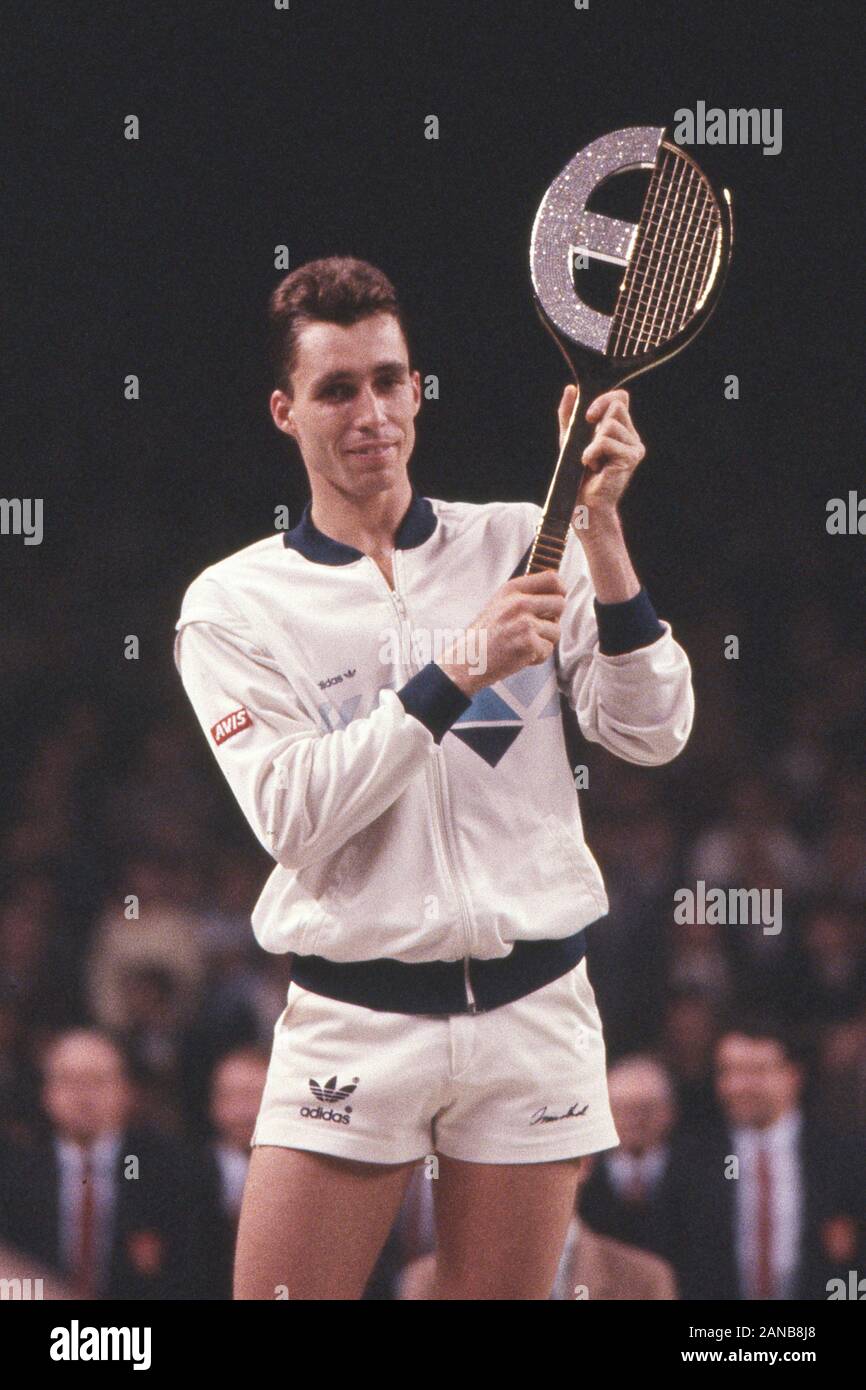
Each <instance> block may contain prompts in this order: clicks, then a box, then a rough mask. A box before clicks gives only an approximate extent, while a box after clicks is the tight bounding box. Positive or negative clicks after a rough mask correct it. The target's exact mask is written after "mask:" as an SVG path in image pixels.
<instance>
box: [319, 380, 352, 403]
mask: <svg viewBox="0 0 866 1390" xmlns="http://www.w3.org/2000/svg"><path fill="white" fill-rule="evenodd" d="M351 394H352V388H351V387H350V386H346V385H345V384H343V385H337V386H328V387H327V388H326V389H325V390H324V391H323V392H322V396H323V398H324V399H325V400H326V401H345V400H348V399H349V396H350V395H351Z"/></svg>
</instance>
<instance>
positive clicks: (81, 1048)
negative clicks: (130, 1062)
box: [42, 1033, 131, 1143]
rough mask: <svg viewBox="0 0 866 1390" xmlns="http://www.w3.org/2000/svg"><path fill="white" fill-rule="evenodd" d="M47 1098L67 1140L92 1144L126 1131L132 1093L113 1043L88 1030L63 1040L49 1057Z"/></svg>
mask: <svg viewBox="0 0 866 1390" xmlns="http://www.w3.org/2000/svg"><path fill="white" fill-rule="evenodd" d="M42 1099H43V1104H44V1106H45V1110H46V1112H47V1114H48V1116H49V1118H50V1119H51V1121H52V1124H53V1126H54V1129H55V1131H56V1132H57V1133H58V1134H59V1135H61V1136H62V1137H63V1138H65V1139H72V1140H75V1141H77V1142H78V1143H90V1142H92V1141H93V1140H95V1139H98V1138H99V1136H100V1135H101V1134H106V1133H109V1132H111V1131H112V1130H118V1129H122V1128H123V1126H124V1125H125V1124H126V1121H127V1119H128V1116H129V1107H130V1101H131V1096H130V1089H129V1084H128V1082H127V1079H126V1075H125V1072H124V1069H123V1063H122V1060H121V1058H120V1056H119V1055H118V1053H117V1052H116V1051H115V1050H114V1048H113V1047H112V1046H111V1045H110V1044H109V1043H108V1042H106V1041H105V1040H103V1039H102V1038H98V1037H93V1036H91V1035H89V1034H86V1033H79V1034H74V1035H71V1036H68V1037H66V1038H63V1039H61V1041H60V1042H58V1043H57V1044H56V1045H55V1046H54V1047H53V1048H52V1050H51V1052H50V1053H49V1055H48V1057H47V1058H46V1064H45V1076H44V1082H43V1088H42Z"/></svg>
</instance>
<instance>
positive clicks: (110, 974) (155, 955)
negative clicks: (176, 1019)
mask: <svg viewBox="0 0 866 1390" xmlns="http://www.w3.org/2000/svg"><path fill="white" fill-rule="evenodd" d="M190 897H191V893H190V884H189V873H188V871H187V870H186V869H185V868H184V867H182V866H181V865H180V864H179V863H178V862H177V861H176V860H174V859H172V858H169V857H168V856H167V855H164V854H158V853H156V852H155V851H153V850H150V851H148V852H140V853H138V854H137V855H133V856H130V858H129V859H127V860H125V861H124V863H123V865H122V866H121V869H120V872H119V874H118V876H117V891H116V895H115V897H114V899H113V901H111V902H109V903H108V904H106V906H105V908H104V910H103V912H102V915H101V916H100V918H99V920H98V922H97V924H96V927H95V930H94V934H93V939H92V943H91V949H90V957H89V961H88V965H87V976H88V978H87V996H88V1002H89V1005H90V1011H91V1015H92V1017H93V1018H94V1019H95V1020H96V1021H97V1023H98V1024H100V1026H101V1027H103V1028H107V1029H120V1028H122V1027H123V1025H124V1021H125V1008H126V998H125V995H124V981H125V980H126V979H127V978H128V971H129V970H130V969H135V968H139V967H142V966H150V967H158V968H160V969H162V970H163V971H164V972H165V973H166V974H167V975H168V976H169V977H170V978H171V980H172V985H173V989H174V993H175V998H176V1005H177V1009H178V1012H179V1016H180V1017H187V1016H188V1015H189V1014H190V1013H191V1012H192V1010H193V1008H194V1006H195V1001H196V994H197V990H198V987H199V985H200V983H201V980H202V977H203V974H204V959H203V956H204V952H203V938H204V935H205V924H204V921H203V919H202V917H201V915H200V913H199V912H198V911H196V910H195V908H194V907H193V906H192V904H191V902H190ZM127 914H129V915H127Z"/></svg>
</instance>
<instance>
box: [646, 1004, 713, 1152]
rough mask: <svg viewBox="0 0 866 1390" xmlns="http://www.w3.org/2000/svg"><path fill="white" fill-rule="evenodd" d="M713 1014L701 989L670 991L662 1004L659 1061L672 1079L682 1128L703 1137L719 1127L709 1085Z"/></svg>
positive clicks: (711, 1066)
mask: <svg viewBox="0 0 866 1390" xmlns="http://www.w3.org/2000/svg"><path fill="white" fill-rule="evenodd" d="M717 1036H718V1020H717V1010H716V1007H715V1005H714V1003H713V1001H712V999H711V997H710V996H709V995H708V994H706V993H705V992H704V991H703V990H701V989H694V988H690V987H689V988H683V989H678V990H672V991H671V992H670V994H669V995H668V997H667V999H666V1001H665V1002H664V1004H663V1012H662V1026H661V1041H660V1047H659V1052H658V1055H659V1060H660V1061H661V1062H662V1064H663V1065H664V1066H665V1067H666V1068H667V1071H668V1075H669V1076H671V1077H672V1078H673V1081H674V1085H675V1087H676V1094H677V1100H678V1103H679V1110H680V1114H681V1115H682V1117H683V1124H684V1126H687V1127H689V1128H691V1129H697V1130H700V1131H701V1132H703V1133H706V1132H707V1131H709V1130H711V1129H713V1128H717V1127H718V1125H719V1124H720V1123H721V1116H720V1113H719V1106H718V1100H717V1098H716V1092H715V1088H714V1085H713V1048H714V1046H715V1042H716V1038H717Z"/></svg>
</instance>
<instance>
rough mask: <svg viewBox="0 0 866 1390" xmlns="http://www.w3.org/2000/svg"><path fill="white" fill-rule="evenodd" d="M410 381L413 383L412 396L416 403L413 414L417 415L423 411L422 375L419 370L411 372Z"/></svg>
mask: <svg viewBox="0 0 866 1390" xmlns="http://www.w3.org/2000/svg"><path fill="white" fill-rule="evenodd" d="M409 380H410V381H411V383H412V396H413V399H414V401H415V409H414V410H413V411H412V414H413V415H417V414H418V411H419V410H420V409H421V373H420V372H419V371H418V370H417V369H416V370H415V371H414V372H410V373H409Z"/></svg>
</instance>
